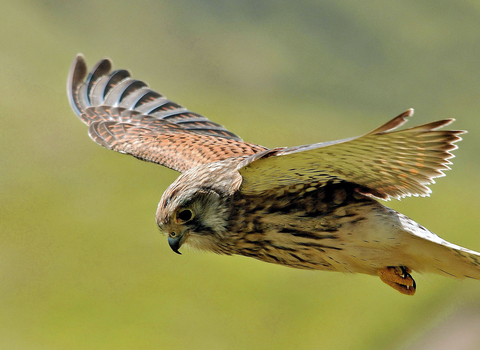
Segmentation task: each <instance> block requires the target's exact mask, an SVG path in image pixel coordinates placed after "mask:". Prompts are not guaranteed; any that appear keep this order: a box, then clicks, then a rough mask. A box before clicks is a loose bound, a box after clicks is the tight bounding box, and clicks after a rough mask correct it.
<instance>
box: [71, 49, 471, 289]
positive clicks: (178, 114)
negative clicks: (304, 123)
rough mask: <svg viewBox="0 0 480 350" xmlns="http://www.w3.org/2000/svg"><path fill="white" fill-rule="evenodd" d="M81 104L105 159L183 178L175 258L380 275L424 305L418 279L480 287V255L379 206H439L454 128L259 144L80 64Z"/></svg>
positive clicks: (392, 124) (436, 125)
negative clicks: (417, 275) (231, 258)
mask: <svg viewBox="0 0 480 350" xmlns="http://www.w3.org/2000/svg"><path fill="white" fill-rule="evenodd" d="M67 90H68V96H69V100H70V104H71V106H72V108H73V110H74V111H75V113H76V114H77V115H78V116H79V118H80V119H81V120H82V121H83V122H84V123H85V124H87V125H88V126H89V135H90V137H91V138H92V139H93V140H94V141H95V142H96V143H98V144H100V145H101V146H103V147H106V148H109V149H112V150H114V151H117V152H121V153H126V154H130V155H133V156H134V157H136V158H139V159H142V160H146V161H150V162H154V163H158V164H162V165H165V166H167V167H169V168H171V169H174V170H177V171H179V172H181V173H182V174H181V175H180V176H179V177H178V179H177V180H176V181H175V182H174V183H173V184H172V185H171V186H170V187H169V188H168V189H167V190H166V191H165V193H164V195H163V196H162V199H161V200H160V203H159V205H158V209H157V214H156V220H157V224H158V226H159V228H160V229H161V231H162V232H164V233H165V234H166V235H168V242H169V244H170V246H171V248H172V249H173V250H174V251H175V252H177V253H179V251H178V250H179V249H180V247H181V246H182V245H189V246H191V247H194V248H198V249H202V250H209V251H213V252H216V253H220V254H240V255H245V256H250V257H253V258H256V259H259V260H262V261H266V262H271V263H276V264H281V265H286V266H291V267H296V268H304V269H317V270H331V271H343V272H360V273H366V274H372V275H378V276H379V277H380V278H381V279H382V281H384V282H385V283H387V284H388V285H390V286H392V287H393V288H395V289H396V290H398V291H400V292H402V293H404V294H409V295H412V294H414V293H415V290H416V286H415V282H414V280H413V278H412V277H411V275H410V273H411V272H412V271H426V272H434V273H440V274H444V275H450V276H455V277H460V278H463V277H471V278H476V279H480V253H477V252H474V251H471V250H468V249H466V248H462V247H459V246H456V245H454V244H451V243H449V242H447V241H445V240H443V239H441V238H440V237H438V236H436V235H435V234H433V233H431V232H430V231H428V230H427V229H426V228H424V227H422V226H420V225H419V224H417V223H416V222H414V221H412V220H411V219H409V218H408V217H406V216H404V215H402V214H400V213H398V212H396V211H394V210H392V209H390V208H387V207H385V206H384V205H382V204H381V203H379V202H378V201H377V199H378V198H379V199H384V200H388V199H390V198H397V199H400V198H403V197H405V196H412V195H413V196H427V195H429V193H430V189H429V188H428V187H427V185H429V184H431V183H433V182H434V181H433V178H436V177H439V176H443V175H444V174H443V171H444V170H448V169H449V167H448V165H449V164H451V163H450V161H449V159H450V158H452V157H453V155H452V154H451V153H450V152H451V151H452V150H454V149H455V148H457V147H456V146H455V145H454V143H455V142H457V141H459V140H460V139H461V138H460V136H459V135H460V134H462V133H463V131H454V130H439V129H441V128H442V127H444V126H446V125H448V124H450V123H451V122H452V121H453V119H445V120H440V121H437V122H432V123H429V124H425V125H421V126H417V127H413V128H410V129H404V130H400V131H395V129H396V128H398V127H399V126H401V125H402V124H404V123H405V122H406V121H407V118H408V117H411V116H412V115H413V110H408V111H407V112H405V113H402V114H401V115H399V116H398V117H396V118H394V119H392V120H391V121H389V122H387V123H386V124H384V125H382V126H381V127H379V128H377V129H375V130H374V131H372V132H370V133H368V134H366V135H363V136H360V137H356V138H350V139H345V140H339V141H331V142H323V143H318V144H312V145H304V146H298V147H290V148H275V149H267V148H265V147H262V146H258V145H254V144H250V143H247V142H244V141H242V140H241V138H240V137H238V136H237V135H235V134H233V133H231V132H230V131H228V130H226V129H225V128H224V127H222V126H221V125H218V124H216V123H213V122H211V121H209V120H208V119H207V118H205V117H203V116H201V115H199V114H197V113H193V112H191V111H189V110H187V109H185V108H183V107H181V106H180V105H178V104H176V103H174V102H172V101H170V100H168V99H167V98H166V97H165V96H163V95H161V94H159V93H157V92H155V91H153V90H151V89H150V88H149V87H148V86H147V84H146V83H144V82H141V81H138V80H135V79H132V78H131V77H130V73H129V72H128V71H126V70H116V71H113V72H112V64H111V61H110V60H109V59H104V60H102V61H100V62H99V63H98V64H97V65H96V66H95V67H94V68H93V69H92V72H91V73H90V74H88V75H87V67H86V64H85V60H84V58H83V56H81V55H78V56H77V57H76V58H75V60H74V62H73V64H72V68H71V70H70V74H69V78H68V83H67Z"/></svg>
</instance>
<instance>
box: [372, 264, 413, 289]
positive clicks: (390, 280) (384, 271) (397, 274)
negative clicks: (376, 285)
mask: <svg viewBox="0 0 480 350" xmlns="http://www.w3.org/2000/svg"><path fill="white" fill-rule="evenodd" d="M410 272H412V270H410V269H409V268H408V267H405V266H389V267H384V268H381V269H378V270H377V274H378V276H380V279H381V280H382V281H383V282H385V283H386V284H388V285H389V286H390V287H392V288H393V289H396V290H398V291H399V292H400V293H402V294H406V295H414V294H415V290H416V287H417V286H416V284H415V280H414V279H413V278H412V276H411V275H410Z"/></svg>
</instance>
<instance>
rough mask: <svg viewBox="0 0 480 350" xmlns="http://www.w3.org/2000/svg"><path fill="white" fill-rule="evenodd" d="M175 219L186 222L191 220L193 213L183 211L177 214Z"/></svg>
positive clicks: (187, 210) (188, 210)
mask: <svg viewBox="0 0 480 350" xmlns="http://www.w3.org/2000/svg"><path fill="white" fill-rule="evenodd" d="M177 219H178V220H180V221H183V222H187V221H190V220H192V219H193V211H191V210H190V209H183V210H180V211H179V212H178V213H177Z"/></svg>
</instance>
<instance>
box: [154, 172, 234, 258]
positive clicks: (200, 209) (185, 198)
mask: <svg viewBox="0 0 480 350" xmlns="http://www.w3.org/2000/svg"><path fill="white" fill-rule="evenodd" d="M220 169H221V170H225V169H224V168H222V167H220ZM218 170H219V168H218V167H212V166H205V167H199V168H195V169H192V170H189V171H187V172H185V173H183V174H182V175H180V176H179V177H178V178H177V180H175V182H173V183H172V184H171V185H170V187H168V189H167V190H166V191H165V193H164V194H163V196H162V199H161V200H160V203H159V204H158V208H157V214H156V220H157V225H158V227H159V228H160V231H161V232H162V233H164V234H165V235H166V236H167V237H168V243H169V245H170V247H171V248H172V250H173V251H174V252H176V253H178V254H180V252H179V251H178V250H179V249H180V247H181V246H182V245H184V244H186V245H187V246H189V247H192V248H194V249H200V250H209V251H213V252H216V253H221V252H222V249H221V244H220V242H221V241H222V239H223V237H224V234H225V232H226V229H227V224H228V217H229V215H230V205H231V198H232V195H233V193H234V191H235V189H236V188H238V186H239V184H240V182H241V177H240V175H239V174H238V172H234V173H230V172H228V173H230V174H228V173H226V172H222V171H218ZM227 170H229V169H227Z"/></svg>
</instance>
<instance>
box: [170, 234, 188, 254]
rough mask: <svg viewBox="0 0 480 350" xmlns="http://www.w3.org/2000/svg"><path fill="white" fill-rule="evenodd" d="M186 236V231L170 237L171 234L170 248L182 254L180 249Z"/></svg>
mask: <svg viewBox="0 0 480 350" xmlns="http://www.w3.org/2000/svg"><path fill="white" fill-rule="evenodd" d="M184 236H185V232H184V233H181V234H179V235H177V236H175V237H170V236H169V237H168V244H169V245H170V248H172V250H173V251H174V252H175V253H177V254H180V255H182V253H180V252H179V251H178V250H179V249H180V247H181V246H182V244H183V241H184V239H183V238H184Z"/></svg>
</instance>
